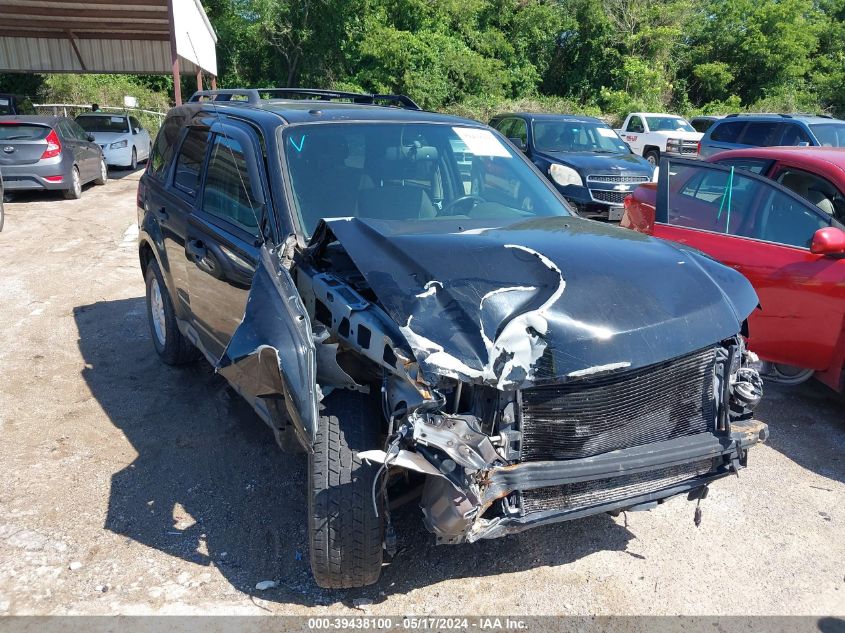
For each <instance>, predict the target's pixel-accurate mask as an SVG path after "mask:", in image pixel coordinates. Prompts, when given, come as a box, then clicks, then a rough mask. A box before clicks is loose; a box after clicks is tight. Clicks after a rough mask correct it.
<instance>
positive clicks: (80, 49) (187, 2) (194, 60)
mask: <svg viewBox="0 0 845 633" xmlns="http://www.w3.org/2000/svg"><path fill="white" fill-rule="evenodd" d="M0 15H1V16H3V17H2V20H0V72H44V73H133V74H166V73H173V75H174V79H175V81H174V84H175V87H176V88H175V90H176V101H177V102H180V101H181V94H180V92H181V91H180V90H179V76H180V72H181V71H184V72H189V73H192V74H196V75H197V81H198V84H199V83H200V82H201V73H203V72H204V73H206V74H208V75H211V77H212V83H216V82H215V79H214V78H215V77H216V76H217V35H216V34H215V32H214V29H213V28H212V26H211V23H210V22H209V21H208V17H207V16H206V15H205V11H204V10H203V8H202V5H201V4H200V1H199V0H126V2H125V3H121V2H119V1H118V0H85V1H84V2H83V1H79V0H0ZM200 87H201V86H200Z"/></svg>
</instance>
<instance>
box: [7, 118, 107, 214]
mask: <svg viewBox="0 0 845 633" xmlns="http://www.w3.org/2000/svg"><path fill="white" fill-rule="evenodd" d="M0 169H2V170H3V180H4V184H5V187H6V191H7V192H13V191H21V190H24V189H36V190H38V189H40V190H59V191H62V192H63V193H64V196H65V198H79V197H80V196H82V185H84V184H86V183H89V182H94V183H96V184H98V185H102V184H105V182H106V180H107V179H108V171H107V169H106V161H105V158H104V157H103V150H102V149H100V146H99V145H97V144H96V143H95V142H94V139H93V137H92V136H91V135H90V134H88V133H87V132H86V131H85V130H83V129H82V128H81V127H80V126H79V125H78V124H77V123H76V122H75V121H73V120H72V119H68V118H67V117H60V116H0Z"/></svg>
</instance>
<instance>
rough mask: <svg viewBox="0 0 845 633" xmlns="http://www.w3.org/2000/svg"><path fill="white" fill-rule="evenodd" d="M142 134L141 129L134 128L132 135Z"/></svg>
mask: <svg viewBox="0 0 845 633" xmlns="http://www.w3.org/2000/svg"><path fill="white" fill-rule="evenodd" d="M140 133H141V128H139V127H133V128H132V134H140Z"/></svg>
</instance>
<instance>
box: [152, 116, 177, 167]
mask: <svg viewBox="0 0 845 633" xmlns="http://www.w3.org/2000/svg"><path fill="white" fill-rule="evenodd" d="M184 122H185V117H183V116H172V117H169V118H168V119H167V120H166V121H165V122H164V125H163V126H162V127H161V129H160V130H159V132H158V136H156V141H155V145H153V151H152V154H151V155H150V160H149V165H148V166H147V173H149V174H152V175H154V176H158V177H159V178H161V177H162V176H163V175H164V171H165V169H166V168H167V165H168V163H170V159H171V158H172V157H173V152H174V150H175V149H176V142H177V141H178V140H179V132H181V131H182V124H183V123H184Z"/></svg>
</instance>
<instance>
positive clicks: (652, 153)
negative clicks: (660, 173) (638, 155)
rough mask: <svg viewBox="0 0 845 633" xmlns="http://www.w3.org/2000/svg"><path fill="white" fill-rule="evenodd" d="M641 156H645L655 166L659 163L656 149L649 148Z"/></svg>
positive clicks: (658, 153) (658, 154)
mask: <svg viewBox="0 0 845 633" xmlns="http://www.w3.org/2000/svg"><path fill="white" fill-rule="evenodd" d="M643 158H645V159H646V160H647V161H648V162H649V163H651V165H652V166H653V167H657V165H658V164H660V152H658V151H657V150H656V149H650V150H648V151H647V152H646V153H645V154H643Z"/></svg>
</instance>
